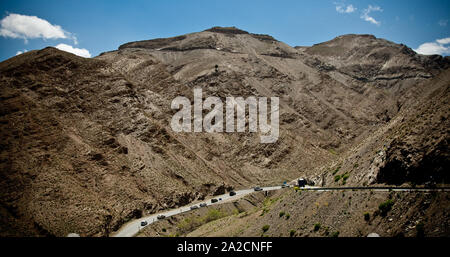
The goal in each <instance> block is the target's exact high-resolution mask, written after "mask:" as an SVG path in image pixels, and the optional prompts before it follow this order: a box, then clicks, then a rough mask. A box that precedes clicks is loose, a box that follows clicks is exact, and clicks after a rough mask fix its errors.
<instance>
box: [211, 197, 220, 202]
mask: <svg viewBox="0 0 450 257" xmlns="http://www.w3.org/2000/svg"><path fill="white" fill-rule="evenodd" d="M218 201H219V200H217V199H215V198H214V199H211V203H217V202H218Z"/></svg>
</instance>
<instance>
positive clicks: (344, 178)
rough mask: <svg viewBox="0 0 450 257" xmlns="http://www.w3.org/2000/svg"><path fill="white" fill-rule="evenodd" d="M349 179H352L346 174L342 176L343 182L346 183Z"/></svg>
mask: <svg viewBox="0 0 450 257" xmlns="http://www.w3.org/2000/svg"><path fill="white" fill-rule="evenodd" d="M348 177H350V174H348V173H345V174H344V175H342V180H343V181H344V183H345V182H346V181H347V179H348Z"/></svg>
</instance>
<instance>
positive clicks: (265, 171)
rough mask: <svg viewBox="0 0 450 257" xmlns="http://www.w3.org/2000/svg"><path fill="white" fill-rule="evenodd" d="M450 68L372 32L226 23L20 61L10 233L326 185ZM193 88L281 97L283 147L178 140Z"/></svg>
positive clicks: (8, 99)
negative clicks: (318, 36) (180, 111)
mask: <svg viewBox="0 0 450 257" xmlns="http://www.w3.org/2000/svg"><path fill="white" fill-rule="evenodd" d="M448 63H449V59H448V58H442V57H440V56H430V57H426V56H419V55H417V54H415V53H414V52H412V51H411V49H409V48H407V47H405V46H402V45H396V44H394V43H392V42H389V41H386V40H382V39H376V38H374V37H372V36H365V35H345V36H341V37H338V38H336V39H334V40H332V41H329V42H325V43H323V44H319V45H315V46H312V47H307V48H293V47H291V46H288V45H286V44H284V43H282V42H280V41H277V40H276V39H274V38H272V37H270V36H267V35H257V34H252V33H248V32H245V31H242V30H239V29H236V28H219V27H216V28H212V29H209V30H206V31H203V32H198V33H192V34H187V35H183V36H179V37H175V38H169V39H155V40H147V41H139V42H132V43H128V44H125V45H122V46H120V47H119V49H118V50H117V51H112V52H107V53H103V54H101V55H100V56H98V57H95V58H92V59H84V58H80V57H77V56H74V55H72V54H69V53H65V52H62V51H59V50H57V49H54V48H46V49H42V50H39V51H30V52H27V53H25V54H22V55H19V56H16V57H13V58H11V59H9V60H6V61H4V62H2V63H0V81H1V84H0V86H1V90H0V98H1V102H0V105H1V106H0V107H1V108H0V110H1V115H0V124H1V126H0V136H1V138H2V141H1V142H0V143H1V147H0V150H1V152H0V160H1V161H0V176H1V180H0V183H1V185H0V186H1V190H0V194H1V199H2V200H1V202H0V203H1V204H0V223H1V224H2V225H1V226H0V234H1V235H56V236H64V235H67V234H68V233H71V232H76V233H79V234H81V235H83V236H103V235H108V234H109V232H110V231H113V230H116V229H117V228H118V227H119V226H120V225H121V224H122V223H123V222H125V221H127V220H129V219H131V218H133V217H139V216H141V215H142V214H143V213H153V212H156V211H158V210H160V209H163V208H168V207H175V206H179V205H184V204H185V203H187V202H190V201H192V200H194V199H202V198H203V197H204V196H205V195H208V194H214V193H221V192H224V191H225V189H230V188H247V187H250V186H253V185H257V184H261V185H271V184H274V183H281V182H282V181H285V180H289V179H294V178H296V177H298V176H302V175H308V176H311V177H319V178H322V177H324V175H323V172H324V170H325V169H326V168H328V167H332V166H333V165H337V164H339V163H340V162H342V158H343V156H347V154H348V155H351V154H352V153H353V152H352V151H350V149H356V148H358V147H359V146H360V145H361V144H363V143H367V144H368V145H371V146H372V147H373V143H372V141H373V140H374V139H373V137H374V134H376V135H379V134H377V133H378V132H377V131H380V130H383V129H384V128H387V126H389V124H390V123H391V122H392V120H396V119H401V118H399V117H400V116H399V114H401V113H402V110H403V109H405V110H406V109H408V108H410V107H409V106H410V104H411V103H410V102H413V101H414V100H415V99H416V96H417V95H421V94H429V93H430V90H429V89H428V88H427V86H426V85H427V84H428V83H431V82H432V81H433V79H434V78H436V77H437V76H439V74H440V73H441V72H442V71H443V70H445V69H447V68H448ZM215 65H218V67H219V71H218V72H217V73H216V72H215V71H214V69H215V68H214V67H215ZM445 79H448V78H445ZM445 81H448V80H445ZM194 87H201V88H202V89H203V94H204V96H205V97H207V96H218V97H221V98H222V99H225V97H227V96H244V97H246V96H250V95H255V96H268V97H271V96H278V97H280V138H279V140H278V141H277V142H276V143H273V144H261V143H260V141H259V135H258V134H254V133H233V134H225V133H222V134H220V133H219V134H207V133H175V132H173V131H172V130H171V128H170V126H169V124H170V119H171V117H172V115H173V114H174V111H173V110H171V109H170V103H171V101H172V100H173V99H174V98H175V97H176V96H180V95H183V96H187V97H189V98H191V99H192V89H193V88H194ZM446 92H447V91H443V93H440V95H441V98H442V99H443V100H440V102H438V103H437V104H438V105H441V103H443V101H444V100H445V101H446V99H448V93H446ZM424 101H426V100H424ZM445 101H444V103H447V102H445ZM445 108H446V107H445V105H442V113H443V115H444V116H445V115H447V116H445V117H444V118H447V117H448V112H445V110H446V109H445ZM447 110H448V108H447ZM402 115H403V114H402ZM439 119H440V118H439ZM447 120H448V119H447ZM399 123H401V121H400V122H399ZM433 124H434V123H433ZM445 124H446V123H444V124H441V127H439V130H440V131H441V132H440V133H442V135H443V136H441V137H442V138H446V137H448V131H443V130H444V129H445V128H446V127H445ZM399 126H400V125H399ZM432 126H434V125H432ZM447 127H448V126H447ZM432 130H433V127H432V128H431V131H432ZM402 131H403V130H402ZM433 135H435V134H434V132H433ZM380 136H381V134H380ZM399 140H400V139H399ZM416 141H417V142H422V141H421V140H419V139H418V140H414V142H413V143H414V144H415V142H416ZM439 142H441V143H440V144H437V145H440V147H441V148H437V149H444V150H446V149H447V148H448V144H447V142H448V141H445V140H444V141H442V140H440V141H439ZM418 144H419V143H418ZM394 145H395V144H393V148H392V153H391V154H389V156H392V159H395V158H396V157H395V156H397V155H396V152H397V150H395V149H396V148H395V147H394ZM418 147H419V146H418ZM398 151H401V150H398ZM415 152H418V151H415ZM436 154H437V155H439V156H440V153H436V152H434V153H432V154H431V155H430V156H435V155H436ZM367 158H369V157H367ZM417 158H419V157H416V159H417ZM438 158H440V157H438ZM397 159H398V158H397ZM432 159H433V160H434V159H435V158H434V157H433V158H432ZM447 159H448V158H447ZM445 160H446V158H444V162H442V161H439V163H440V165H441V166H442V165H446V164H445V163H446V162H445ZM418 162H419V161H416V162H415V163H418ZM324 167H325V168H324ZM443 167H445V166H443ZM389 169H390V168H389V166H387V168H386V170H387V171H388V170H389ZM362 172H364V171H363V170H362V169H361V174H363V173H362ZM387 173H389V172H387ZM387 173H386V174H387ZM413 173H414V171H411V174H413ZM388 177H389V176H388ZM369 180H370V179H367V181H369ZM349 181H350V182H351V183H363V182H364V181H363V180H353V179H352V178H350V179H349ZM388 182H389V181H388Z"/></svg>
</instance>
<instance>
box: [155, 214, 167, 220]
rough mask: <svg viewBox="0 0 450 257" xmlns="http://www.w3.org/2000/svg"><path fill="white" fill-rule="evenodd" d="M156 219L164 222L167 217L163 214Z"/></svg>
mask: <svg viewBox="0 0 450 257" xmlns="http://www.w3.org/2000/svg"><path fill="white" fill-rule="evenodd" d="M156 218H157V219H159V220H163V219H165V218H166V216H165V215H162V214H161V215H158V216H157V217H156Z"/></svg>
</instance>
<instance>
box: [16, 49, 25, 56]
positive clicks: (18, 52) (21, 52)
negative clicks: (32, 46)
mask: <svg viewBox="0 0 450 257" xmlns="http://www.w3.org/2000/svg"><path fill="white" fill-rule="evenodd" d="M26 52H28V50H27V49H24V50H23V51H17V53H16V56H17V55H19V54H23V53H26Z"/></svg>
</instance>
